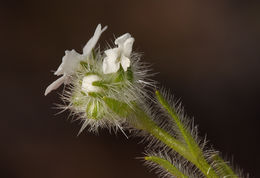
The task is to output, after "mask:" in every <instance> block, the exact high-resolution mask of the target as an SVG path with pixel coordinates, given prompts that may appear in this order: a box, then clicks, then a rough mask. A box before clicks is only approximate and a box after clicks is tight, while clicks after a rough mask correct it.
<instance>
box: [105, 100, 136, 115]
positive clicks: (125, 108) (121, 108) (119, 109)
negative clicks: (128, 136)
mask: <svg viewBox="0 0 260 178" xmlns="http://www.w3.org/2000/svg"><path fill="white" fill-rule="evenodd" d="M103 100H104V102H105V103H106V104H107V106H108V107H109V108H110V109H111V110H112V111H113V112H115V113H116V114H118V115H119V116H120V117H127V116H128V115H129V114H130V113H131V112H133V110H132V109H131V108H130V107H129V105H128V104H126V103H123V102H120V101H118V100H116V99H113V98H109V97H103Z"/></svg>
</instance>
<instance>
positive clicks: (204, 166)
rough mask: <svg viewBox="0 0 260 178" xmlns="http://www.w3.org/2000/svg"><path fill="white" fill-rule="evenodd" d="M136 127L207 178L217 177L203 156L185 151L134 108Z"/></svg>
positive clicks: (144, 114) (142, 112) (181, 145)
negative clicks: (179, 156)
mask: <svg viewBox="0 0 260 178" xmlns="http://www.w3.org/2000/svg"><path fill="white" fill-rule="evenodd" d="M135 113H136V116H137V119H138V125H135V126H136V127H137V128H139V129H142V130H145V131H147V132H148V133H150V134H151V135H153V136H154V137H155V138H157V139H158V140H160V141H161V142H163V143H164V144H165V145H167V146H169V147H170V148H172V149H173V150H175V151H176V152H177V153H179V154H180V155H181V156H183V157H184V158H185V159H187V160H188V161H190V162H191V163H193V164H194V165H195V166H196V167H197V168H198V169H200V170H201V172H202V173H203V174H204V175H205V176H206V177H209V178H215V177H216V178H217V177H219V176H218V175H217V174H216V173H215V172H214V170H213V169H212V168H211V167H210V165H209V164H208V163H207V162H206V160H205V159H204V158H203V156H199V157H198V156H195V157H194V155H193V154H191V152H190V150H189V149H187V147H186V146H185V145H183V144H182V143H181V142H180V141H178V140H176V139H175V138H173V137H172V136H171V135H170V134H169V133H167V132H166V131H165V130H163V129H162V128H160V127H158V126H157V125H156V123H155V122H154V121H152V119H151V118H149V117H148V116H147V114H146V113H145V112H144V111H142V110H141V109H140V108H139V107H137V106H136V110H135Z"/></svg>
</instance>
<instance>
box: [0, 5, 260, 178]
mask: <svg viewBox="0 0 260 178" xmlns="http://www.w3.org/2000/svg"><path fill="white" fill-rule="evenodd" d="M258 2H259V1H258ZM259 10H260V6H259V3H257V1H250V0H247V1H246V0H244V1H242V0H217V1H192V0H190V1H188V0H186V1H174V0H161V1H159V0H157V1H155V0H144V1H141V0H139V1H138V0H132V1H123V0H121V1H109V0H107V1H106V0H103V1H94V0H92V1H86V0H85V1H84V0H81V1H70V2H69V1H64V0H58V1H46V0H40V1H37V0H31V1H29V0H27V1H22V0H6V1H1V2H0V56H1V71H0V72H1V75H0V77H1V92H0V96H1V119H0V140H1V146H0V177H12V178H35V177H37V178H57V177H62V178H74V177H76V178H83V177H85V178H86V177H90V178H92V177H93V178H101V177H102V178H121V177H126V178H130V177H131V178H132V177H142V178H145V177H155V176H154V174H153V173H149V172H148V171H147V169H146V168H145V167H143V166H142V162H141V161H140V160H137V159H135V158H136V157H140V156H142V151H143V149H144V145H143V144H137V143H138V141H139V139H130V140H127V139H126V138H125V137H124V136H123V135H122V134H121V133H119V134H118V135H117V136H115V135H114V134H112V135H110V134H109V133H108V132H107V131H106V130H103V131H100V135H99V136H96V135H93V134H91V133H87V132H84V133H83V134H81V135H80V136H79V137H77V136H76V135H77V133H78V131H79V128H80V126H79V123H77V122H73V123H71V122H70V120H67V119H66V118H67V116H68V113H63V114H60V115H56V116H55V115H54V114H55V113H56V112H57V110H55V109H52V107H53V106H54V105H53V103H57V102H59V99H58V94H56V93H55V92H53V93H51V94H50V95H49V96H47V97H44V96H43V93H44V90H45V88H46V86H47V85H48V84H49V83H51V82H52V81H53V80H55V79H56V78H55V77H54V76H53V74H52V73H51V72H50V71H51V70H55V69H56V68H57V67H58V66H59V64H60V62H61V58H62V56H63V55H64V51H65V50H66V49H76V50H77V51H79V52H81V49H82V47H83V46H84V44H85V43H86V41H87V40H88V39H89V38H90V37H91V35H92V34H93V31H94V29H95V27H96V25H97V24H98V23H102V24H103V25H108V26H109V28H108V30H107V31H106V32H105V33H104V35H103V36H102V38H101V46H103V47H104V45H105V44H106V43H105V40H107V41H108V42H110V40H112V39H113V37H114V36H113V35H115V36H119V35H121V34H123V33H125V32H130V33H131V34H132V35H133V36H134V37H135V38H136V42H135V45H134V48H135V49H136V50H138V51H140V52H144V57H143V60H145V61H147V62H150V63H152V64H153V67H154V71H155V72H160V73H159V74H158V75H157V76H156V77H155V79H156V80H159V81H160V82H161V83H162V85H164V86H167V87H168V88H170V89H171V90H172V91H173V92H174V93H175V95H176V96H177V97H181V98H182V101H183V103H184V106H185V108H186V111H187V113H188V114H189V115H191V116H194V117H195V121H196V123H197V124H199V126H200V127H199V129H200V131H201V135H202V136H203V135H205V134H206V133H207V136H208V139H210V140H211V142H210V143H211V144H213V145H214V146H215V148H217V149H218V150H221V151H222V152H224V153H225V155H228V156H229V157H231V156H232V155H233V156H234V161H235V162H236V163H237V164H238V165H240V167H241V168H244V170H245V171H246V172H249V173H250V175H251V177H259V176H260V175H259V170H257V168H259V161H260V160H259V138H258V136H259V99H260V96H259V89H260V77H259V76H260V71H259V69H260V52H259V37H260V36H259V33H260V13H259ZM257 175H258V176H257Z"/></svg>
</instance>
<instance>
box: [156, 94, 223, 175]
mask: <svg viewBox="0 0 260 178" xmlns="http://www.w3.org/2000/svg"><path fill="white" fill-rule="evenodd" d="M155 94H156V97H157V100H158V101H159V103H160V104H161V105H162V107H163V108H164V109H165V110H166V111H167V112H168V113H169V115H170V116H171V118H172V119H173V121H174V122H175V123H176V125H177V127H178V129H179V131H180V132H181V135H182V136H183V139H184V140H185V142H186V144H187V146H188V149H189V151H190V153H191V154H192V157H193V160H194V162H193V164H195V165H196V166H197V167H198V168H199V169H200V170H201V171H202V172H203V173H204V175H205V176H207V175H209V176H210V177H218V176H217V174H216V173H215V172H214V170H213V169H212V168H211V166H210V165H209V164H208V163H207V161H206V160H205V158H204V156H203V152H202V150H201V149H200V147H199V145H198V144H197V143H196V141H195V140H194V139H193V137H192V136H191V134H190V133H189V132H188V131H187V129H186V128H185V127H184V125H183V124H182V122H181V120H180V118H179V117H178V114H177V113H176V111H175V110H174V109H173V108H172V107H171V105H170V104H169V103H168V102H167V101H166V99H165V98H164V97H163V96H162V94H161V93H160V92H159V91H156V92H155Z"/></svg>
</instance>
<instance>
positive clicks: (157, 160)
mask: <svg viewBox="0 0 260 178" xmlns="http://www.w3.org/2000/svg"><path fill="white" fill-rule="evenodd" d="M144 159H145V160H147V161H151V162H154V163H156V164H158V165H160V166H161V167H162V168H163V169H165V170H166V171H167V172H169V173H171V174H172V175H173V176H175V177H178V178H188V176H186V175H184V174H183V173H182V172H181V171H179V170H178V168H176V167H175V166H174V165H173V164H171V163H170V162H169V161H167V160H165V159H163V158H160V157H158V156H146V157H145V158H144Z"/></svg>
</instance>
